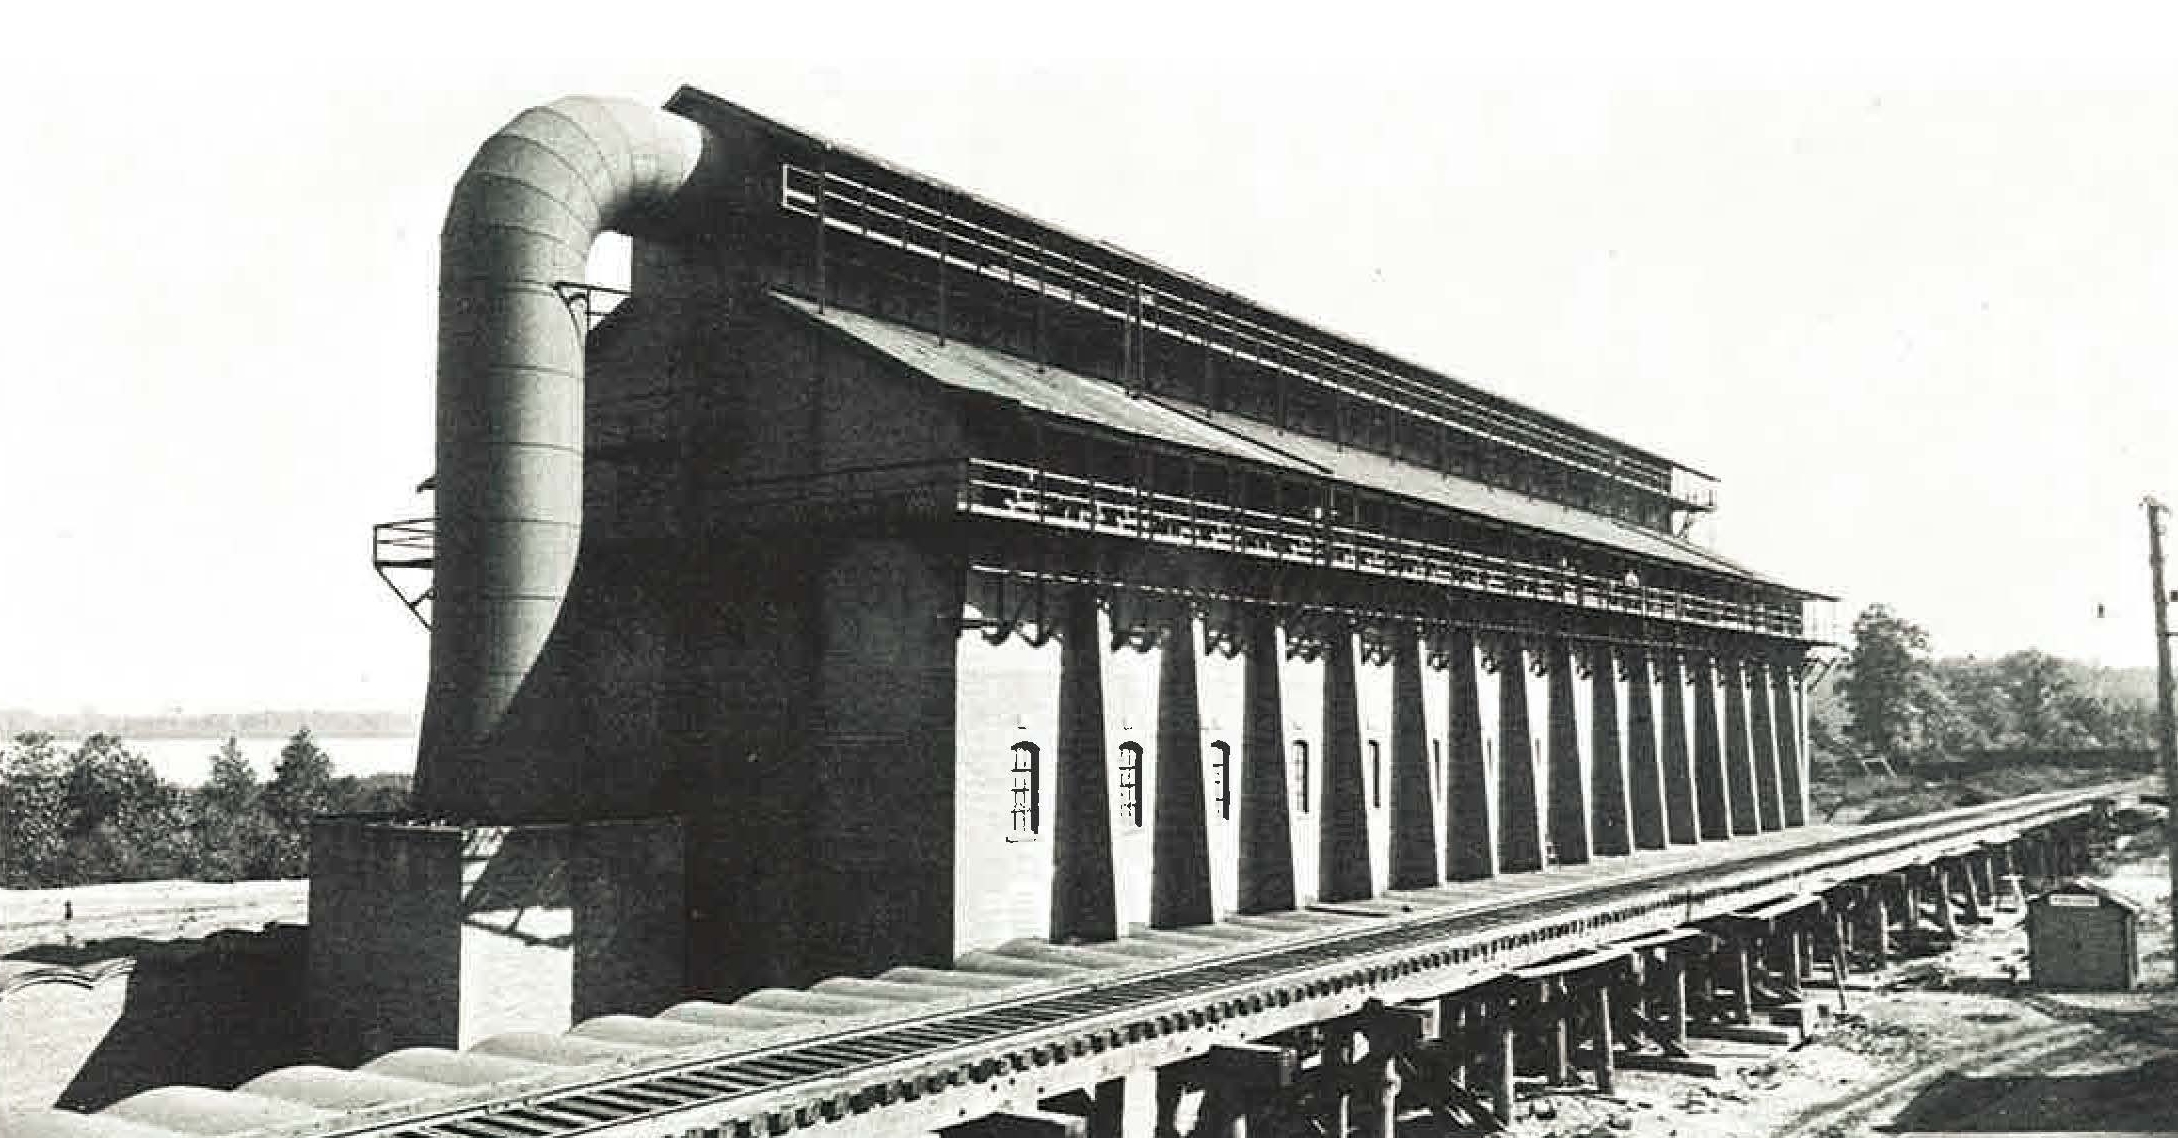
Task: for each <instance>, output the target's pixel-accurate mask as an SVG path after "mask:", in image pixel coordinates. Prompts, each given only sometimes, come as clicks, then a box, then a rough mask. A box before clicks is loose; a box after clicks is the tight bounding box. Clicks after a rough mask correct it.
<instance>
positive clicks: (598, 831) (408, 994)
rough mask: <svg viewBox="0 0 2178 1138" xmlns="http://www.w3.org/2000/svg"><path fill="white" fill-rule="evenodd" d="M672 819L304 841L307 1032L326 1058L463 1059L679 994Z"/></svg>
mask: <svg viewBox="0 0 2178 1138" xmlns="http://www.w3.org/2000/svg"><path fill="white" fill-rule="evenodd" d="M683 851H684V840H683V837H682V829H681V824H680V822H679V821H678V820H675V819H647V820H635V821H607V822H584V823H580V824H567V825H527V826H467V827H456V826H428V825H412V824H407V823H402V822H398V821H392V820H387V819H380V818H323V819H319V820H318V822H317V823H316V825H315V826H314V827H313V828H312V831H311V840H310V857H311V867H310V868H311V876H310V921H311V927H312V929H313V930H314V931H315V936H314V938H313V941H312V945H311V952H310V964H309V972H310V980H309V984H310V1004H309V1021H310V1031H311V1038H312V1053H313V1055H314V1056H315V1058H316V1059H317V1061H320V1062H329V1063H334V1064H339V1065H354V1064H358V1063H362V1062H364V1061H366V1060H368V1059H370V1058H372V1057H374V1056H377V1055H382V1054H384V1053H385V1052H388V1051H391V1050H394V1049H395V1048H399V1047H412V1046H438V1047H466V1046H468V1045H469V1044H471V1043H474V1042H476V1041H477V1040H479V1039H482V1038H485V1037H487V1036H490V1035H494V1034H498V1033H500V1032H505V1031H515V1030H529V1031H563V1030H565V1029H566V1028H567V1027H569V1026H570V1025H571V1024H573V1023H575V1022H577V1021H579V1020H582V1019H585V1018H587V1017H590V1016H593V1015H599V1014H603V1013H606V1012H628V1013H634V1014H638V1015H643V1014H649V1013H652V1012H656V1011H658V1010H660V1009H662V1008H664V1007H666V1006H668V1005H670V1004H672V1003H673V1002H675V1001H676V1000H679V999H680V998H682V996H683V994H684V993H685V991H686V984H685V979H684V977H685V960H686V955H685V954H686V941H687V932H686V928H687V906H686V899H685V898H686V884H685V874H684V870H683V864H684V859H685V854H684V852H683Z"/></svg>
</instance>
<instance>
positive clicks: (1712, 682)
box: [1693, 656, 1732, 841]
mask: <svg viewBox="0 0 2178 1138" xmlns="http://www.w3.org/2000/svg"><path fill="white" fill-rule="evenodd" d="M1693 671H1694V812H1695V815H1696V816H1697V817H1698V818H1700V819H1701V833H1702V840H1704V841H1722V840H1724V839H1726V838H1729V837H1731V836H1732V812H1731V808H1730V806H1729V805H1728V804H1727V802H1726V800H1725V774H1724V729H1723V724H1722V723H1721V722H1720V721H1719V719H1718V716H1717V670H1716V662H1715V661H1714V660H1712V659H1710V658H1709V657H1707V656H1697V657H1695V658H1694V668H1693Z"/></svg>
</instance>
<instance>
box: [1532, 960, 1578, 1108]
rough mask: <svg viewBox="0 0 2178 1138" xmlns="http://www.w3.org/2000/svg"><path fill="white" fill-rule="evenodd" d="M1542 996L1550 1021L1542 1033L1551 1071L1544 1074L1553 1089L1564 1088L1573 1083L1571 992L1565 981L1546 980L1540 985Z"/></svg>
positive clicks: (1545, 1055) (1546, 1057)
mask: <svg viewBox="0 0 2178 1138" xmlns="http://www.w3.org/2000/svg"><path fill="white" fill-rule="evenodd" d="M1537 988H1538V990H1539V991H1540V992H1541V993H1542V997H1543V998H1542V1004H1543V1006H1544V1007H1545V1008H1546V1009H1548V1010H1547V1011H1546V1012H1545V1013H1544V1014H1546V1015H1547V1016H1548V1017H1549V1022H1548V1023H1547V1024H1546V1025H1545V1026H1544V1028H1543V1030H1544V1031H1545V1032H1547V1033H1548V1035H1547V1036H1546V1038H1545V1051H1544V1060H1545V1061H1546V1062H1547V1063H1548V1064H1549V1070H1547V1071H1545V1072H1544V1073H1543V1077H1544V1080H1545V1081H1547V1082H1548V1083H1549V1084H1550V1085H1551V1086H1554V1087H1562V1086H1564V1085H1566V1084H1567V1083H1570V1082H1572V1081H1573V1023H1572V1020H1573V1006H1572V993H1570V992H1569V991H1567V990H1566V985H1565V981H1564V980H1559V979H1552V980H1545V981H1543V982H1542V983H1541V984H1540V985H1538V986H1537Z"/></svg>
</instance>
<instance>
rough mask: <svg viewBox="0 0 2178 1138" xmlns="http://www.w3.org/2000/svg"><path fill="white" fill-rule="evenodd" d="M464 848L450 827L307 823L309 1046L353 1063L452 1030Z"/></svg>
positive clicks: (438, 1040) (432, 1040)
mask: <svg viewBox="0 0 2178 1138" xmlns="http://www.w3.org/2000/svg"><path fill="white" fill-rule="evenodd" d="M461 848H462V835H461V831H459V830H456V829H452V828H441V829H422V828H399V829H396V828H393V827H387V826H379V825H373V824H370V823H368V822H366V821H365V820H362V819H355V818H328V819H320V820H319V821H318V823H317V824H316V825H315V826H313V827H312V828H311V832H310V921H311V938H310V942H311V950H310V964H309V974H310V1005H309V1020H310V1038H311V1051H312V1053H313V1054H315V1055H317V1056H319V1057H320V1058H322V1059H323V1060H325V1061H328V1062H333V1063H342V1064H355V1063H360V1062H363V1061H365V1060H367V1059H369V1058H371V1057H372V1056H374V1055H381V1054H384V1053H385V1052H388V1051H391V1050H393V1049H395V1048H397V1047H408V1046H414V1045H419V1044H438V1045H441V1046H443V1045H445V1044H446V1042H447V1041H449V1040H452V1039H454V1038H455V1037H456V1036H457V1035H458V1033H459V1030H460V1022H461V988H460V979H459V977H460V974H461V968H460V959H461V918H462V913H461V890H460V865H461V861H460V858H461Z"/></svg>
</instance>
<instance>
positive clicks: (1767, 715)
mask: <svg viewBox="0 0 2178 1138" xmlns="http://www.w3.org/2000/svg"><path fill="white" fill-rule="evenodd" d="M1747 678H1748V684H1747V720H1748V723H1747V726H1748V729H1749V730H1750V731H1751V732H1752V733H1753V735H1754V772H1755V817H1756V818H1757V819H1758V820H1759V822H1760V824H1761V826H1762V829H1763V830H1764V831H1769V830H1781V829H1784V827H1785V794H1784V774H1783V772H1782V771H1780V770H1779V769H1778V761H1777V729H1776V725H1775V722H1774V717H1773V716H1772V715H1771V709H1772V707H1773V706H1774V705H1773V703H1772V701H1771V699H1770V666H1769V665H1768V664H1766V663H1764V662H1763V661H1761V660H1750V661H1748V663H1747Z"/></svg>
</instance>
